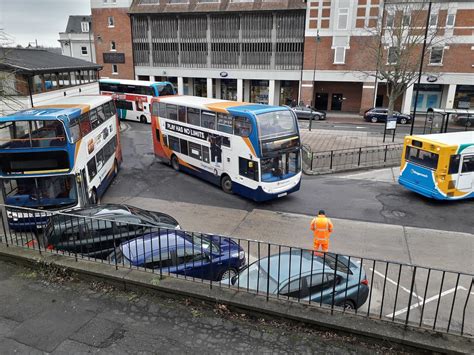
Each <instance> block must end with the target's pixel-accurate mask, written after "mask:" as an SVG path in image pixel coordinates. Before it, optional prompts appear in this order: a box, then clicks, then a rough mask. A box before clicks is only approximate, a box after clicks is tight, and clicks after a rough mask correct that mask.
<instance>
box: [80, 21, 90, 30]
mask: <svg viewBox="0 0 474 355" xmlns="http://www.w3.org/2000/svg"><path fill="white" fill-rule="evenodd" d="M81 31H82V32H89V22H85V21H83V22H81Z"/></svg>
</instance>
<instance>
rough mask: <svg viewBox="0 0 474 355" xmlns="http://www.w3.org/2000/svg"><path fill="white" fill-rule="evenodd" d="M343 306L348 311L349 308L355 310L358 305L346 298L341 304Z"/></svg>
mask: <svg viewBox="0 0 474 355" xmlns="http://www.w3.org/2000/svg"><path fill="white" fill-rule="evenodd" d="M341 306H342V308H344V309H345V310H346V311H347V310H355V309H356V306H355V303H354V302H352V301H351V300H345V301H344V303H342V304H341Z"/></svg>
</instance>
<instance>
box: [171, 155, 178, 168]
mask: <svg viewBox="0 0 474 355" xmlns="http://www.w3.org/2000/svg"><path fill="white" fill-rule="evenodd" d="M171 167H172V168H173V169H174V170H176V171H179V161H178V158H177V157H176V155H173V156H172V157H171Z"/></svg>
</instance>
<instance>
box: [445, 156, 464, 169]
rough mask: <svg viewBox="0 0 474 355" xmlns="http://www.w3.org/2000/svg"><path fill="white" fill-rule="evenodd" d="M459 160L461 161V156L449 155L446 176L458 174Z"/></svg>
mask: <svg viewBox="0 0 474 355" xmlns="http://www.w3.org/2000/svg"><path fill="white" fill-rule="evenodd" d="M460 160H461V156H460V155H459V154H456V155H451V159H450V160H449V170H448V174H457V173H458V172H459V161H460Z"/></svg>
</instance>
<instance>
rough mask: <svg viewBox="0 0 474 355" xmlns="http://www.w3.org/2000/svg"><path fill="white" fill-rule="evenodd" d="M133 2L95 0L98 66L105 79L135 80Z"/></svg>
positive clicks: (93, 22)
mask: <svg viewBox="0 0 474 355" xmlns="http://www.w3.org/2000/svg"><path fill="white" fill-rule="evenodd" d="M131 3H132V0H91V13H92V28H94V34H95V46H96V52H97V62H96V63H97V64H100V65H102V66H103V69H102V71H101V77H106V78H121V79H134V78H135V72H134V66H133V53H132V34H131V26H130V16H129V14H128V11H129V9H130V5H131Z"/></svg>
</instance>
